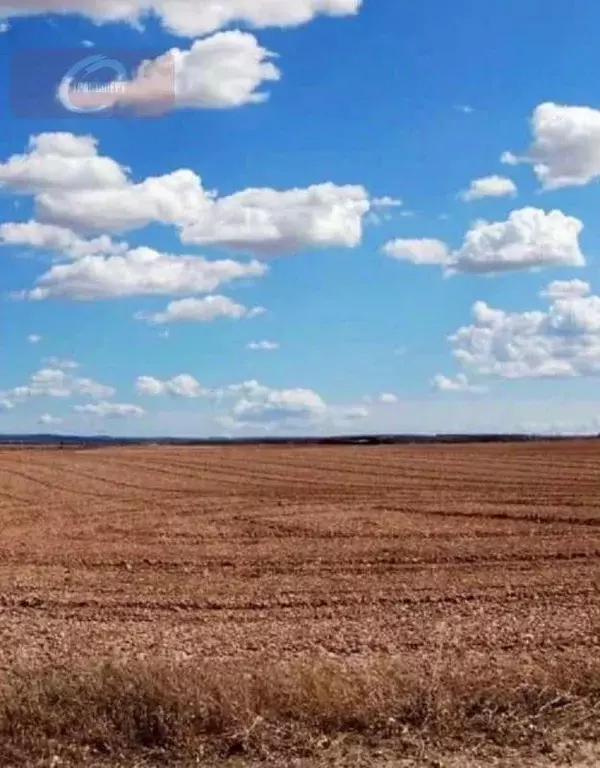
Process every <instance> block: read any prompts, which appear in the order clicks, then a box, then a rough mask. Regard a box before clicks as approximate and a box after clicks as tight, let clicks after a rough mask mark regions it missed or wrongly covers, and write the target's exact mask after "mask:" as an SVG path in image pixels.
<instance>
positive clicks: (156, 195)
mask: <svg viewBox="0 0 600 768" xmlns="http://www.w3.org/2000/svg"><path fill="white" fill-rule="evenodd" d="M126 170H127V169H124V168H122V167H121V166H120V165H119V164H118V163H116V162H115V161H114V160H112V159H110V158H107V157H102V156H100V155H98V152H97V145H96V141H95V140H94V139H93V138H91V137H89V136H87V137H85V136H84V137H78V136H74V135H73V134H68V133H54V134H42V135H40V136H36V137H33V138H32V139H31V141H30V146H29V151H28V153H26V154H24V155H16V156H13V157H11V158H9V159H8V160H7V162H6V163H4V164H0V187H2V186H4V187H5V188H6V189H8V190H9V191H13V192H19V193H26V194H30V195H33V196H34V203H35V210H36V218H37V219H38V220H39V221H40V222H41V223H42V224H54V225H55V226H58V227H61V228H62V229H63V230H64V229H69V230H73V231H75V232H78V233H81V232H83V233H101V234H103V235H106V234H107V233H119V232H126V231H130V230H135V229H143V228H144V227H146V226H148V225H150V224H162V225H165V226H174V227H176V228H177V229H178V230H179V232H180V237H181V239H182V241H183V242H186V243H193V244H196V245H211V246H215V247H220V248H227V249H230V250H234V251H240V252H243V253H254V254H261V255H264V256H272V255H278V254H286V253H293V252H296V251H301V250H306V249H311V248H335V247H344V248H354V247H356V246H357V245H359V244H360V242H361V241H362V235H363V226H364V222H365V218H366V216H367V215H368V214H369V212H370V211H372V210H377V209H378V208H381V207H382V206H383V207H389V206H391V205H392V204H396V203H397V202H398V201H394V200H393V199H392V198H376V199H375V200H374V201H372V200H371V199H370V197H369V194H368V192H367V190H366V189H365V188H364V187H362V186H359V185H346V186H338V185H336V184H333V183H331V182H326V183H322V184H315V185H312V186H310V187H307V188H304V189H288V190H276V189H269V188H264V189H261V188H256V189H253V188H251V189H246V190H243V191H241V192H236V193H234V194H232V195H229V196H226V197H218V195H217V194H216V193H215V192H212V191H209V190H206V189H205V188H204V186H203V183H202V180H201V179H200V177H199V176H197V175H196V174H195V173H194V172H193V171H191V170H189V169H188V170H186V169H180V170H176V171H174V172H172V173H169V174H166V175H163V176H158V177H150V178H147V179H144V180H142V181H140V182H134V181H132V179H131V178H130V177H129V175H128V171H127V173H126ZM50 235H52V236H53V237H58V236H59V233H57V232H56V231H54V232H53V233H50V232H49V231H47V232H46V233H45V236H46V237H48V236H50ZM60 236H61V237H68V236H65V234H64V233H61V234H60ZM31 237H33V235H31ZM96 242H97V241H94V243H96ZM108 242H110V241H108ZM77 245H78V246H79V247H83V248H85V247H87V248H89V247H90V246H89V245H87V246H81V243H77ZM67 247H69V244H68V243H67Z"/></svg>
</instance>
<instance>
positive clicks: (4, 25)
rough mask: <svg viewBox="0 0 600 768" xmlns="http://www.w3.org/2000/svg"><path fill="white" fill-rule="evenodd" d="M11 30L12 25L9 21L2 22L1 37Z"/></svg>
mask: <svg viewBox="0 0 600 768" xmlns="http://www.w3.org/2000/svg"><path fill="white" fill-rule="evenodd" d="M9 30H10V24H9V23H8V21H2V22H0V35H4V34H6V33H7V32H8V31H9Z"/></svg>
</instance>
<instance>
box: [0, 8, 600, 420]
mask: <svg viewBox="0 0 600 768" xmlns="http://www.w3.org/2000/svg"><path fill="white" fill-rule="evenodd" d="M56 5H59V4H57V3H54V2H51V1H50V0H47V2H45V3H41V4H40V2H38V1H37V0H36V2H33V1H31V0H23V1H22V2H21V3H20V5H19V9H20V10H19V16H18V18H17V17H16V15H15V12H14V7H13V8H10V7H9V6H10V3H6V2H4V0H0V19H1V20H2V22H3V24H2V29H3V30H4V31H3V33H2V34H1V35H0V51H1V54H0V86H1V89H0V98H1V99H2V100H3V102H4V103H3V104H2V114H3V116H4V120H3V122H2V126H1V128H0V131H1V132H2V133H1V136H2V141H1V142H0V275H1V284H2V291H3V300H2V317H3V328H4V333H3V357H2V359H3V365H2V367H1V369H0V405H1V407H0V432H12V431H39V430H55V431H61V432H77V433H89V432H109V433H111V434H115V435H124V434H130V435H132V434H135V435H152V434H159V435H209V434H210V435H214V434H234V435H237V434H239V435H246V434H264V433H269V434H282V433H290V434H292V433H293V434H301V433H333V432H335V433H339V432H365V431H385V432H390V431H411V432H412V431H418V432H431V431H480V430H481V431H497V430H509V431H510V430H516V431H521V430H529V429H533V430H544V431H545V430H548V431H569V432H570V431H575V432H580V431H582V432H587V431H594V430H598V429H599V424H600V422H598V421H597V419H598V417H600V407H598V405H597V403H596V400H597V398H596V388H597V379H598V375H599V374H600V298H599V297H597V296H596V292H597V291H598V290H600V285H598V281H597V279H596V261H597V254H598V246H597V243H598V238H599V237H600V225H599V224H598V217H597V214H596V211H597V210H598V207H599V205H600V195H599V192H598V185H597V179H598V177H599V176H600V100H599V99H598V97H597V93H596V91H597V88H596V82H595V81H596V78H595V77H594V75H595V72H596V71H597V70H598V69H599V65H600V50H599V49H598V46H597V30H598V27H599V25H600V8H599V7H598V6H597V4H593V3H591V2H582V3H580V4H578V9H577V14H574V13H573V11H572V6H571V4H570V3H569V2H567V1H566V0H557V1H556V2H554V3H552V4H551V5H550V6H548V3H547V2H546V0H520V1H519V2H516V0H505V1H504V2H502V3H497V4H486V5H484V4H482V3H480V2H475V0H455V1H454V2H452V3H446V2H440V1H439V0H435V1H434V0H424V1H423V2H419V3H417V2H413V0H363V2H362V3H361V2H360V0H329V2H321V1H320V0H289V2H288V3H287V4H285V7H284V6H282V8H283V9H284V10H281V9H280V10H279V11H277V13H276V14H275V16H274V13H275V12H274V11H273V8H274V7H275V6H273V4H269V3H267V2H265V1H264V0H238V2H237V3H234V2H233V0H231V1H230V0H222V2H221V8H222V10H223V15H222V17H221V18H220V19H217V20H215V19H214V18H208V17H207V16H206V13H205V10H203V6H205V3H203V2H202V0H190V2H189V4H188V6H186V8H189V12H183V11H181V10H180V11H179V13H176V9H175V5H176V4H175V3H170V2H169V0H166V1H165V2H163V4H162V6H161V7H162V12H161V13H156V14H155V15H149V16H143V15H141V14H140V11H139V8H140V6H141V2H140V1H139V0H123V2H122V3H121V5H120V6H119V11H114V13H112V12H111V11H110V10H109V9H107V4H106V3H102V2H100V0H73V2H72V3H71V5H72V7H73V9H74V10H77V11H79V13H78V14H72V15H64V14H60V13H53V12H52V8H53V7H54V8H55V7H56ZM117 5H119V4H114V5H113V7H115V8H116V6H117ZM269 6H270V7H269ZM40 7H43V8H44V9H48V12H47V13H41V12H40ZM180 8H181V6H180ZM232 8H236V9H237V16H236V14H235V13H233V12H231V13H228V11H231V9H232ZM111 13H112V15H111ZM240 17H241V18H240ZM300 22H302V23H300ZM173 49H176V50H175V52H174V53H173ZM169 51H171V53H169ZM96 55H100V56H104V57H105V58H107V59H111V60H113V61H114V60H118V61H121V62H122V63H123V66H124V67H125V68H126V69H127V72H126V75H125V80H126V81H127V82H126V83H125V85H126V87H127V89H126V90H118V89H116V90H115V93H118V94H120V95H119V96H118V99H120V100H119V101H118V103H116V101H117V99H116V100H115V102H113V103H111V105H108V106H107V104H108V103H107V102H106V96H104V97H103V98H104V99H105V102H101V105H104V106H107V108H106V109H101V110H100V111H99V112H96V113H94V114H92V113H90V112H86V111H81V112H79V113H76V112H74V111H71V110H70V109H69V108H68V106H67V107H65V106H64V103H63V102H61V101H60V100H59V96H58V89H59V86H60V85H61V82H62V84H63V86H65V82H64V77H65V75H66V70H67V69H68V68H69V67H68V65H69V64H71V63H76V62H79V61H82V60H85V59H86V58H87V57H90V56H96ZM141 59H147V60H151V61H155V62H156V64H155V65H152V64H151V65H150V69H149V70H148V71H149V72H150V77H149V78H148V77H146V79H145V80H144V79H143V78H142V76H141V75H140V74H139V73H138V74H136V67H137V65H138V63H140V61H141ZM157 64H162V65H163V70H164V71H166V75H161V74H160V72H161V71H163V70H160V71H159V68H158V66H157ZM165 65H166V69H165ZM153 66H154V67H155V68H154V69H153ZM157 73H158V74H157ZM102 77H103V78H104V79H103V82H105V83H107V82H108V81H110V80H111V79H112V78H113V74H112V71H111V70H110V68H109V69H105V70H104V72H103V74H102ZM161 78H162V79H161ZM98 82H99V80H98V81H96V84H97V83H98ZM113 85H114V83H113ZM117 85H119V84H118V83H117ZM66 87H67V91H68V89H69V88H71V89H74V88H75V86H74V85H73V82H71V83H67V84H66ZM119 87H121V88H123V87H124V85H123V82H122V81H121V83H120V86H119ZM68 92H69V93H74V92H75V91H74V90H71V91H68ZM257 93H259V94H263V96H262V97H261V98H257V96H256V94H257ZM157 94H158V95H157ZM166 97H168V98H166ZM161 98H162V99H163V100H162V101H161ZM165 98H166V101H165V100H164V99H165ZM159 102H160V103H159ZM70 103H71V104H72V101H71V102H70ZM157 104H159V106H157ZM108 107H110V108H108ZM149 108H152V109H153V111H154V115H153V116H152V117H148V116H144V115H143V113H144V111H146V112H147V111H148V109H149ZM507 152H510V153H512V154H511V155H505V156H504V158H503V160H504V161H502V160H501V158H502V156H503V154H504V153H507ZM149 179H150V181H148V180H149ZM469 190H470V192H469ZM25 225H26V226H25ZM215 275H216V277H215ZM76 366H77V367H76Z"/></svg>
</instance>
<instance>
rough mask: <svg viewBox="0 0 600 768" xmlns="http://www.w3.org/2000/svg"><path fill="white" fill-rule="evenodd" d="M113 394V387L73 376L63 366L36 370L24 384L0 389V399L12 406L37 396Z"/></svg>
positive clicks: (102, 396) (103, 395)
mask: <svg viewBox="0 0 600 768" xmlns="http://www.w3.org/2000/svg"><path fill="white" fill-rule="evenodd" d="M114 394H115V390H114V389H113V387H109V386H106V385H104V384H99V383H98V382H96V381H94V380H93V379H89V378H83V377H78V376H73V375H71V374H69V373H67V370H65V368H64V367H53V368H51V367H47V368H41V369H40V370H38V371H36V372H35V373H34V374H33V375H32V376H31V378H30V380H29V381H28V382H27V383H26V384H24V385H22V386H19V387H14V388H13V389H9V390H5V391H0V400H3V401H4V402H7V403H10V404H11V405H12V406H14V405H15V404H17V403H22V402H26V401H27V400H32V399H34V398H39V397H58V398H72V397H91V398H93V399H97V400H100V399H105V398H108V397H112V396H113V395H114Z"/></svg>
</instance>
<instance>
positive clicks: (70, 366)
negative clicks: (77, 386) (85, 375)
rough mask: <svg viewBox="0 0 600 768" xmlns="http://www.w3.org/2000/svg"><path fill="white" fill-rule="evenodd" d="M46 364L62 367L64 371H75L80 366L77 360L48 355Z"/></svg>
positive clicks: (45, 360) (45, 359)
mask: <svg viewBox="0 0 600 768" xmlns="http://www.w3.org/2000/svg"><path fill="white" fill-rule="evenodd" d="M44 365H46V366H48V367H49V368H62V369H63V370H64V371H74V370H75V369H76V368H79V363H76V362H75V360H66V359H63V358H61V357H46V358H44Z"/></svg>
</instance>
